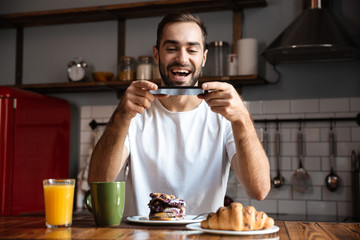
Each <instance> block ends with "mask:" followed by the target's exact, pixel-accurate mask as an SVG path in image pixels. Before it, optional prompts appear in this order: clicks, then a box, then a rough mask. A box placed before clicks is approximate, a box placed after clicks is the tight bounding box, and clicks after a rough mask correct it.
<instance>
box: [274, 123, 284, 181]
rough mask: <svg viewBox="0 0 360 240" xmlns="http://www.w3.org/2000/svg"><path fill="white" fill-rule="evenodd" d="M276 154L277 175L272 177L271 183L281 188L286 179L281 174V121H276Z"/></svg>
mask: <svg viewBox="0 0 360 240" xmlns="http://www.w3.org/2000/svg"><path fill="white" fill-rule="evenodd" d="M275 154H276V162H277V163H276V164H277V175H276V177H274V178H272V179H271V185H272V187H274V188H280V187H281V186H282V185H284V183H285V179H284V178H283V177H282V176H281V174H280V131H279V123H278V122H276V133H275Z"/></svg>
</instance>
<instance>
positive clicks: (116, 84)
mask: <svg viewBox="0 0 360 240" xmlns="http://www.w3.org/2000/svg"><path fill="white" fill-rule="evenodd" d="M208 81H223V82H228V83H230V84H232V85H233V86H234V87H235V88H241V87H242V86H248V85H257V84H266V81H265V80H264V79H262V78H261V77H259V76H258V75H247V76H224V77H201V78H200V82H208ZM153 82H155V83H157V84H159V83H160V80H154V81H153ZM130 83H131V81H109V82H95V81H91V82H68V83H46V84H22V85H14V86H12V87H16V88H20V89H24V90H30V91H34V92H38V93H65V92H66V93H71V92H101V91H103V92H104V91H123V90H125V89H126V88H127V87H128V86H129V85H130Z"/></svg>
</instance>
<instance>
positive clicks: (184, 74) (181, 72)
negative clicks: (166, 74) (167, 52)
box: [171, 69, 191, 77]
mask: <svg viewBox="0 0 360 240" xmlns="http://www.w3.org/2000/svg"><path fill="white" fill-rule="evenodd" d="M171 73H172V74H173V75H175V76H180V77H187V76H188V75H189V74H190V73H191V71H190V70H186V69H175V70H174V69H173V70H171Z"/></svg>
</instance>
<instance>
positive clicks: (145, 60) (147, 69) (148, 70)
mask: <svg viewBox="0 0 360 240" xmlns="http://www.w3.org/2000/svg"><path fill="white" fill-rule="evenodd" d="M151 74H152V63H151V57H150V56H140V57H139V62H138V66H137V68H136V79H144V80H151Z"/></svg>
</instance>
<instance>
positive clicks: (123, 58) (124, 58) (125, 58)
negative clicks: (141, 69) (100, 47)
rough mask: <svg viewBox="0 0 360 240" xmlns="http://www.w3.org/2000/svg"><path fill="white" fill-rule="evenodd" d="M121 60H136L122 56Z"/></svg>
mask: <svg viewBox="0 0 360 240" xmlns="http://www.w3.org/2000/svg"><path fill="white" fill-rule="evenodd" d="M120 59H121V60H134V58H133V57H130V56H120Z"/></svg>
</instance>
